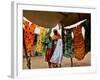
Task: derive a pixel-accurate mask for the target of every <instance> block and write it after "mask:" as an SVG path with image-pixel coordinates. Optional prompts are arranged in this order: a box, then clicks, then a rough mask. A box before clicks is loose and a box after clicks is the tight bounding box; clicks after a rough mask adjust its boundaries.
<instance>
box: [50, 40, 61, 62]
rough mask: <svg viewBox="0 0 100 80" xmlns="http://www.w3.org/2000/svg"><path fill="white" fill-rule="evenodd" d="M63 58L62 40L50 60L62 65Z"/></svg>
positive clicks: (58, 42)
mask: <svg viewBox="0 0 100 80" xmlns="http://www.w3.org/2000/svg"><path fill="white" fill-rule="evenodd" d="M62 58H63V52H62V39H58V41H57V45H56V48H55V50H54V53H53V55H52V57H51V59H50V62H51V63H57V64H61V62H62Z"/></svg>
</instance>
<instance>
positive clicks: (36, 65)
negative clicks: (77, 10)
mask: <svg viewBox="0 0 100 80" xmlns="http://www.w3.org/2000/svg"><path fill="white" fill-rule="evenodd" d="M31 63H32V65H31V68H32V69H41V68H48V64H47V62H45V60H44V56H36V57H32V58H31ZM90 65H91V54H90V52H89V53H88V54H86V56H85V58H84V59H83V60H81V61H78V60H77V59H75V58H73V67H76V66H90ZM62 67H71V60H70V58H66V57H63V61H62ZM23 69H27V66H26V59H25V58H24V59H23Z"/></svg>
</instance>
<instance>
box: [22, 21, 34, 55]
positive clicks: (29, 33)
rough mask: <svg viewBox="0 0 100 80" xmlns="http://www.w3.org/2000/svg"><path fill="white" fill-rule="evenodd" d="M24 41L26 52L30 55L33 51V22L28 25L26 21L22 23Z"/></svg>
mask: <svg viewBox="0 0 100 80" xmlns="http://www.w3.org/2000/svg"><path fill="white" fill-rule="evenodd" d="M24 24H25V27H24V42H25V47H26V52H27V54H28V55H32V52H33V42H34V30H35V28H36V25H35V24H31V25H29V24H28V23H27V22H26V23H24Z"/></svg>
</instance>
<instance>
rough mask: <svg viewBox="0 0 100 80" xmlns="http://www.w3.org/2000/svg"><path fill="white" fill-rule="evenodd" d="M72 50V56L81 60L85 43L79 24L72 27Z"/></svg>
mask: <svg viewBox="0 0 100 80" xmlns="http://www.w3.org/2000/svg"><path fill="white" fill-rule="evenodd" d="M73 34H74V38H73V52H74V56H75V58H76V59H78V60H82V59H83V58H84V56H85V44H84V39H83V36H82V30H81V26H77V27H75V28H73Z"/></svg>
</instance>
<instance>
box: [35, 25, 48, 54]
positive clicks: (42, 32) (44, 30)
mask: <svg viewBox="0 0 100 80" xmlns="http://www.w3.org/2000/svg"><path fill="white" fill-rule="evenodd" d="M47 31H48V29H47V28H44V27H40V35H39V36H38V40H37V44H36V52H38V53H42V48H43V44H42V42H43V39H44V37H45V35H46V33H47Z"/></svg>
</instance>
